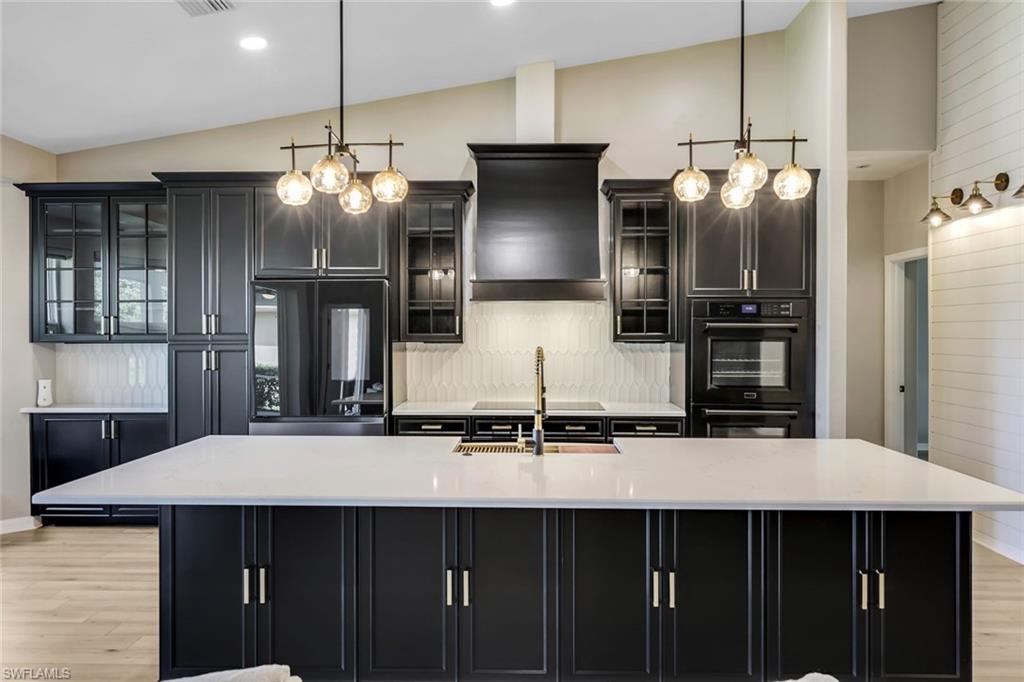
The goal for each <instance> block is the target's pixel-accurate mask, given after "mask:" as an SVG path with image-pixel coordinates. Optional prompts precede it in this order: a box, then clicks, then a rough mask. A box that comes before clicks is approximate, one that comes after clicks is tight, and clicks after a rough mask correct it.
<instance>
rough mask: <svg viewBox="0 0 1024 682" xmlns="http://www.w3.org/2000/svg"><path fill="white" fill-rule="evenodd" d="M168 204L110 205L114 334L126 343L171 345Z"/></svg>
mask: <svg viewBox="0 0 1024 682" xmlns="http://www.w3.org/2000/svg"><path fill="white" fill-rule="evenodd" d="M167 251H168V236H167V199H166V197H164V196H159V197H114V198H112V199H111V200H110V262H111V266H110V296H109V298H110V315H111V317H112V320H113V322H112V324H111V327H110V329H111V333H112V334H113V336H114V337H115V338H117V339H120V340H122V341H165V340H166V339H167V299H168V283H167V271H168V268H167V265H168V260H167Z"/></svg>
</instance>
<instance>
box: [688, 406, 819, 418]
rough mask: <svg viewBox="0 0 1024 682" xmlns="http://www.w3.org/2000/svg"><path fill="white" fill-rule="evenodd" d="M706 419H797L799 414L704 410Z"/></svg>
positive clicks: (764, 411) (792, 412) (789, 411)
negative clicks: (756, 417)
mask: <svg viewBox="0 0 1024 682" xmlns="http://www.w3.org/2000/svg"><path fill="white" fill-rule="evenodd" d="M704 416H706V417H747V416H758V417H798V416H800V413H799V412H797V411H796V410H713V409H708V408H705V409H704Z"/></svg>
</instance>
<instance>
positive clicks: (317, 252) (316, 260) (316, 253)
mask: <svg viewBox="0 0 1024 682" xmlns="http://www.w3.org/2000/svg"><path fill="white" fill-rule="evenodd" d="M313 269H314V270H319V269H320V249H313Z"/></svg>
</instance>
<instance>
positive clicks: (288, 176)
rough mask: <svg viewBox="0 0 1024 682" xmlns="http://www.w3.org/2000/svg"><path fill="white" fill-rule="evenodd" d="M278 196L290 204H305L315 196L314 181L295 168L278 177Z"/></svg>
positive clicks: (283, 201)
mask: <svg viewBox="0 0 1024 682" xmlns="http://www.w3.org/2000/svg"><path fill="white" fill-rule="evenodd" d="M277 196H278V198H279V199H281V201H282V203H285V204H288V205H289V206H304V205H306V204H308V203H309V200H310V199H311V198H312V197H313V183H311V182H310V181H309V178H307V177H306V176H305V175H303V174H302V171H300V170H295V169H294V168H293V169H292V170H290V171H288V172H287V173H285V174H284V175H282V176H281V177H280V178H279V179H278V181H277Z"/></svg>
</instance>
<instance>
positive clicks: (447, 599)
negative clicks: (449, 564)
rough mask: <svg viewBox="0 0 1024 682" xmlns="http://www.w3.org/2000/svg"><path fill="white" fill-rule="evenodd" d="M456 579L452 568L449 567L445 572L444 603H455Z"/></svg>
mask: <svg viewBox="0 0 1024 682" xmlns="http://www.w3.org/2000/svg"><path fill="white" fill-rule="evenodd" d="M454 579H455V578H454V576H453V575H452V569H450V568H449V569H448V570H446V571H445V572H444V582H445V586H444V603H445V605H446V606H451V605H452V604H454V603H455V597H454V589H455V585H454V584H453V581H454Z"/></svg>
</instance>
